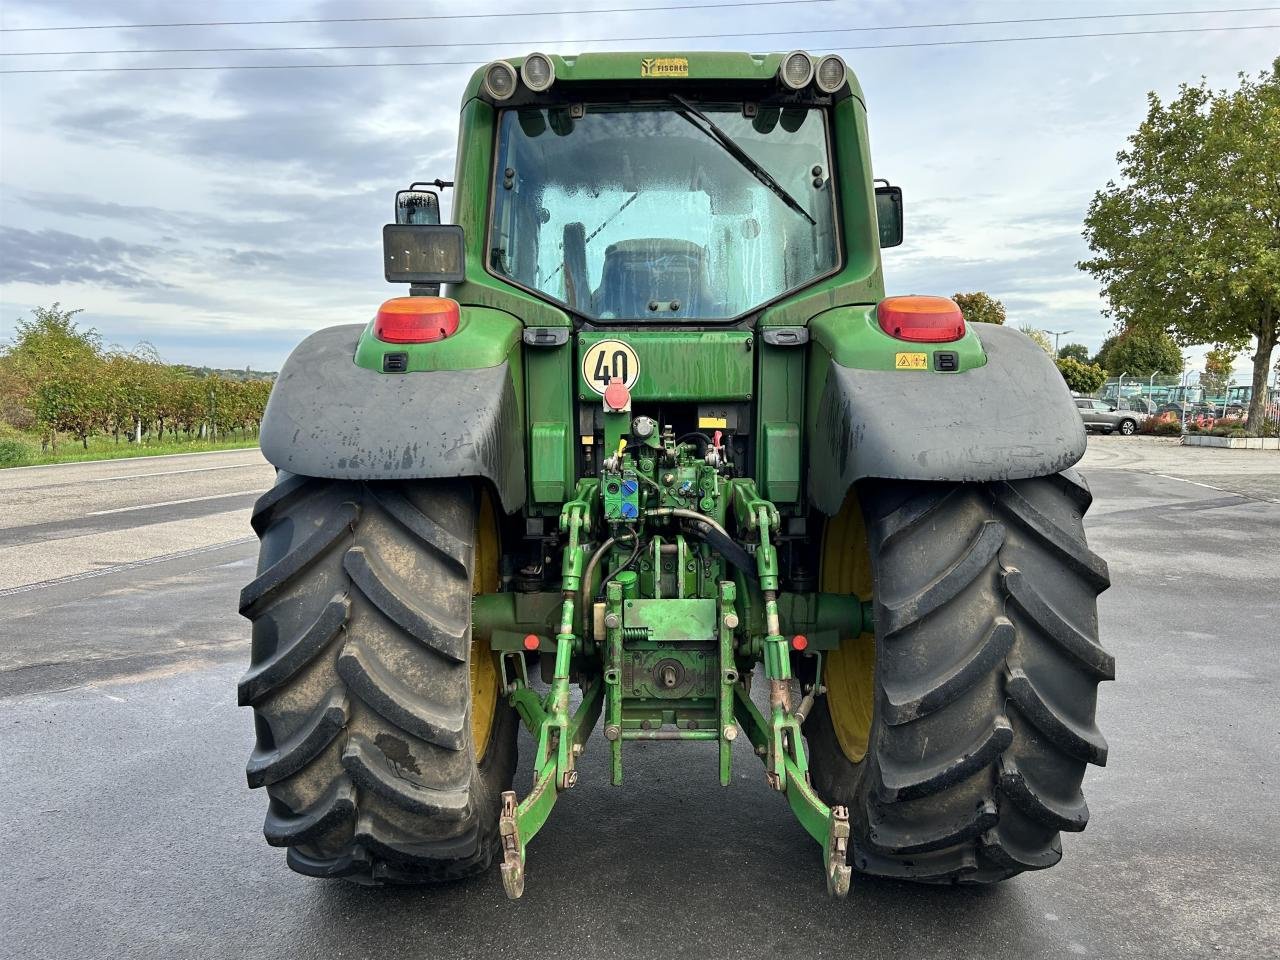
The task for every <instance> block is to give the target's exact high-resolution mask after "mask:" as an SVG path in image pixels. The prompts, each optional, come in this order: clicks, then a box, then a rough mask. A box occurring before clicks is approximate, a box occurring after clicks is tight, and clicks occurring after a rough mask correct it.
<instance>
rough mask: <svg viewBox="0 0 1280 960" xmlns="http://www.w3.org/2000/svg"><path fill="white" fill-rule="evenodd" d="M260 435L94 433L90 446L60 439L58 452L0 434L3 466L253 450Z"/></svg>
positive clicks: (1, 465) (0, 461)
mask: <svg viewBox="0 0 1280 960" xmlns="http://www.w3.org/2000/svg"><path fill="white" fill-rule="evenodd" d="M257 446H258V438H257V437H245V438H243V439H232V440H216V441H212V442H210V441H207V440H166V441H164V442H160V441H156V442H151V443H148V442H146V441H143V442H142V443H141V444H136V443H125V442H124V441H123V440H122V441H120V442H119V443H116V442H115V441H113V440H112V439H111V438H110V437H91V438H90V439H89V449H88V450H86V449H84V447H82V446H81V445H80V443H79V441H75V440H73V441H71V442H69V443H59V444H58V450H57V452H56V453H52V452H45V453H41V452H40V444H39V442H38V441H37V442H35V443H32V442H30V441H28V440H26V439H18V438H15V437H13V436H6V437H0V468H4V467H38V466H45V465H48V464H53V463H83V462H84V461H86V460H125V459H129V458H131V457H164V456H169V455H172V454H175V453H210V452H212V451H215V450H252V449H254V448H255V447H257Z"/></svg>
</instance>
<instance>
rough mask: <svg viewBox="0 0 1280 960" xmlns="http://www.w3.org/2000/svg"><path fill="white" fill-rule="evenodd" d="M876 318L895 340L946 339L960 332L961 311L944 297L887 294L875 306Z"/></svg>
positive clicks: (962, 322)
mask: <svg viewBox="0 0 1280 960" xmlns="http://www.w3.org/2000/svg"><path fill="white" fill-rule="evenodd" d="M876 319H877V320H878V321H880V329H881V330H883V331H884V332H885V333H887V334H888V335H889V336H891V337H896V338H897V339H899V340H911V341H913V342H915V343H946V342H948V341H951V340H959V339H960V338H961V337H963V336H964V315H963V314H961V313H960V308H959V307H958V306H956V302H955V301H954V300H950V299H948V298H947V297H889V298H888V299H886V300H881V301H880V305H879V306H878V307H876Z"/></svg>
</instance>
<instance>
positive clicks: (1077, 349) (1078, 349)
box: [1058, 343, 1089, 364]
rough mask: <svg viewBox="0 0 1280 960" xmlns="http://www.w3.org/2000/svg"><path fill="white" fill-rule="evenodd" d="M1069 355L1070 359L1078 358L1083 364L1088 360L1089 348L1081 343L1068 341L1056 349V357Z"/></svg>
mask: <svg viewBox="0 0 1280 960" xmlns="http://www.w3.org/2000/svg"><path fill="white" fill-rule="evenodd" d="M1067 357H1070V358H1071V359H1072V360H1079V361H1080V362H1081V363H1083V364H1088V362H1089V348H1088V347H1086V346H1085V345H1084V344H1083V343H1068V344H1067V345H1066V346H1065V347H1063V348H1062V349H1061V350H1059V351H1058V359H1059V360H1063V359H1066V358H1067Z"/></svg>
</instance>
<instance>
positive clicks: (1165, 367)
mask: <svg viewBox="0 0 1280 960" xmlns="http://www.w3.org/2000/svg"><path fill="white" fill-rule="evenodd" d="M1093 362H1094V363H1096V364H1098V366H1100V367H1102V368H1103V369H1104V370H1106V371H1107V373H1109V374H1111V375H1113V376H1119V375H1120V374H1122V373H1124V374H1128V375H1129V376H1131V377H1149V376H1151V375H1152V374H1153V373H1162V374H1165V375H1167V376H1177V375H1178V374H1179V373H1181V372H1182V350H1181V348H1180V347H1179V346H1178V342H1177V341H1176V340H1174V339H1173V337H1171V336H1169V334H1167V333H1165V332H1164V331H1162V330H1151V329H1148V328H1143V327H1130V328H1129V329H1127V330H1124V331H1122V332H1120V333H1118V334H1116V335H1115V336H1112V337H1107V339H1106V340H1104V341H1102V347H1101V349H1099V350H1098V355H1097V356H1096V357H1094V359H1093Z"/></svg>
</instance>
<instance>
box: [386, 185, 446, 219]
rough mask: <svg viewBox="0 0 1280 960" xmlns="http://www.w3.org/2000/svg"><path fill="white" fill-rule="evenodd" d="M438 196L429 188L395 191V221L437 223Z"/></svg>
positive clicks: (438, 216) (438, 211)
mask: <svg viewBox="0 0 1280 960" xmlns="http://www.w3.org/2000/svg"><path fill="white" fill-rule="evenodd" d="M439 222H440V197H439V195H438V194H436V193H433V192H432V191H430V190H412V189H410V190H400V191H399V192H397V193H396V223H399V224H409V223H423V224H431V225H434V224H438V223H439Z"/></svg>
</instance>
